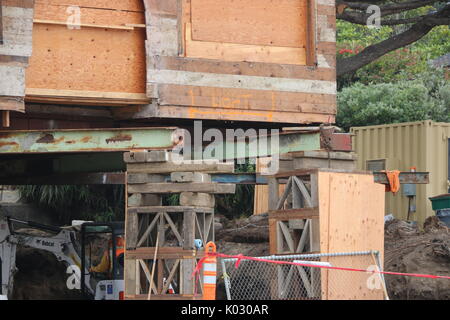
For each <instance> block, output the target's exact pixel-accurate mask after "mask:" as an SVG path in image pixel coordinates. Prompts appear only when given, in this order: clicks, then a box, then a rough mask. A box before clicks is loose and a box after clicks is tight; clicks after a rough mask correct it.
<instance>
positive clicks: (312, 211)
mask: <svg viewBox="0 0 450 320" xmlns="http://www.w3.org/2000/svg"><path fill="white" fill-rule="evenodd" d="M269 218H270V219H276V220H290V219H318V218H319V209H318V207H315V208H300V209H287V210H274V211H272V210H270V211H269Z"/></svg>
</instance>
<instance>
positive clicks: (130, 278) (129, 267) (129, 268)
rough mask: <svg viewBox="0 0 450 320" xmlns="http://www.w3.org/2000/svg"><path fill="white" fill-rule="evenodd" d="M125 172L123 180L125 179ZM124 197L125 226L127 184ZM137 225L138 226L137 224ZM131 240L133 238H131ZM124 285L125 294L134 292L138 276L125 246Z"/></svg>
mask: <svg viewBox="0 0 450 320" xmlns="http://www.w3.org/2000/svg"><path fill="white" fill-rule="evenodd" d="M126 174H127V173H126V172H125V181H126ZM124 198H125V208H126V211H125V226H127V225H128V213H127V208H128V193H127V185H126V184H125V187H124ZM138 227H139V226H138ZM127 237H128V231H127V228H126V227H125V243H127V242H128V241H127ZM131 242H133V240H131ZM124 260H125V261H124V268H123V273H124V286H125V294H134V293H135V292H136V291H137V290H138V289H139V288H138V287H137V286H136V280H137V278H138V275H137V272H136V271H137V269H138V262H137V261H133V260H130V259H128V250H127V248H125V259H124Z"/></svg>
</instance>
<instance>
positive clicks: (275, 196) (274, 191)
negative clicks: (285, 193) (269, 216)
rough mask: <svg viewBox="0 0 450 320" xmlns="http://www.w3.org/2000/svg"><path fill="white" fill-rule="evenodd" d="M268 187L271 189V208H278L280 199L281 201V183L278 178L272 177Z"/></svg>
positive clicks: (269, 199)
mask: <svg viewBox="0 0 450 320" xmlns="http://www.w3.org/2000/svg"><path fill="white" fill-rule="evenodd" d="M268 189H269V198H268V201H269V210H276V209H278V208H277V206H278V201H279V192H280V190H279V184H278V180H277V179H274V178H270V179H269V181H268Z"/></svg>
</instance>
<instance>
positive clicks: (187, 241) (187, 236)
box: [181, 211, 196, 294]
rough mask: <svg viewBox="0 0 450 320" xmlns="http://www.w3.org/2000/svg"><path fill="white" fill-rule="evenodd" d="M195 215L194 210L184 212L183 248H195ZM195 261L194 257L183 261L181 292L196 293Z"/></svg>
mask: <svg viewBox="0 0 450 320" xmlns="http://www.w3.org/2000/svg"><path fill="white" fill-rule="evenodd" d="M195 215H196V213H195V212H194V211H187V212H184V214H183V239H184V243H183V249H185V250H193V249H194V239H195ZM194 265H195V261H194V260H193V259H184V260H183V261H182V262H181V280H182V281H181V293H182V294H192V293H194V281H195V279H193V278H192V273H193V272H194Z"/></svg>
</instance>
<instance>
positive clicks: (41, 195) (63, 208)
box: [19, 185, 124, 223]
mask: <svg viewBox="0 0 450 320" xmlns="http://www.w3.org/2000/svg"><path fill="white" fill-rule="evenodd" d="M19 191H20V193H21V195H22V197H23V198H25V199H26V200H27V201H29V202H32V203H35V204H36V205H38V206H39V207H41V208H43V209H45V210H49V211H52V212H54V213H55V214H56V215H57V218H58V220H60V221H61V222H62V223H70V221H71V220H73V219H83V220H93V221H96V222H108V221H113V220H120V219H123V217H124V188H123V186H64V185H63V186H56V185H47V186H46V185H29V186H21V187H19Z"/></svg>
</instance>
